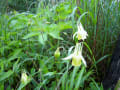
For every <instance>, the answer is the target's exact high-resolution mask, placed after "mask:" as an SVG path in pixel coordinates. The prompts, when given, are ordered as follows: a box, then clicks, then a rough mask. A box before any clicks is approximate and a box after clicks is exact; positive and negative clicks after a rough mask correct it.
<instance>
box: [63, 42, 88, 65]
mask: <svg viewBox="0 0 120 90" xmlns="http://www.w3.org/2000/svg"><path fill="white" fill-rule="evenodd" d="M68 59H72V65H73V66H80V65H81V63H82V62H83V64H84V65H85V66H87V64H86V61H85V59H84V57H83V56H82V44H81V43H77V44H76V46H75V50H74V53H72V54H70V55H69V56H68V57H65V58H63V60H68Z"/></svg>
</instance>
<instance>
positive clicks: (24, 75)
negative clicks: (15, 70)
mask: <svg viewBox="0 0 120 90" xmlns="http://www.w3.org/2000/svg"><path fill="white" fill-rule="evenodd" d="M21 82H22V83H27V82H28V76H27V74H26V73H25V72H23V73H22V76H21Z"/></svg>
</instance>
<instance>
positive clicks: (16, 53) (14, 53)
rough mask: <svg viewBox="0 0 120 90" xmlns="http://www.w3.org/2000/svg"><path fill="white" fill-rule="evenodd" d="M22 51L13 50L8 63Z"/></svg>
mask: <svg viewBox="0 0 120 90" xmlns="http://www.w3.org/2000/svg"><path fill="white" fill-rule="evenodd" d="M21 50H22V49H17V50H15V51H14V52H13V53H11V54H12V56H11V57H10V58H9V59H8V61H11V60H14V59H16V58H17V57H18V55H19V54H20V52H21Z"/></svg>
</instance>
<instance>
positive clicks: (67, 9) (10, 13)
mask: <svg viewBox="0 0 120 90" xmlns="http://www.w3.org/2000/svg"><path fill="white" fill-rule="evenodd" d="M61 1H62V2H61ZM61 1H57V0H56V2H54V0H51V1H50V0H40V1H39V0H36V1H34V0H15V1H12V0H8V1H7V2H5V1H4V0H3V1H2V3H1V5H0V7H1V8H0V10H1V11H0V42H1V43H0V88H1V90H2V89H5V88H6V89H7V90H10V89H13V90H14V89H21V88H22V89H23V90H24V89H26V90H29V89H30V90H31V89H35V90H39V89H43V90H47V89H50V90H53V89H60V90H73V89H75V90H76V89H80V90H81V89H85V90H102V89H103V87H102V84H101V81H102V79H103V77H104V74H105V70H106V68H107V66H108V65H109V62H110V58H111V54H112V51H113V49H114V47H115V41H116V40H117V37H118V35H119V34H120V26H119V24H120V2H119V0H61ZM3 6H4V7H3ZM79 21H81V22H82V24H83V26H84V28H85V30H86V31H87V32H88V35H89V36H88V38H87V40H86V43H85V47H84V52H83V55H84V57H85V59H86V61H87V64H88V67H87V68H85V67H72V66H71V62H70V61H62V60H61V58H63V57H65V56H67V55H68V54H69V53H68V50H69V48H70V47H71V46H73V45H75V42H74V41H73V39H72V35H73V33H74V32H75V31H77V25H76V24H77V22H79ZM57 47H64V49H61V56H60V58H58V59H57V60H56V59H55V58H54V52H55V50H56V49H57ZM24 72H25V73H26V74H27V76H28V77H29V78H30V81H29V80H28V82H27V83H22V82H21V75H22V73H24Z"/></svg>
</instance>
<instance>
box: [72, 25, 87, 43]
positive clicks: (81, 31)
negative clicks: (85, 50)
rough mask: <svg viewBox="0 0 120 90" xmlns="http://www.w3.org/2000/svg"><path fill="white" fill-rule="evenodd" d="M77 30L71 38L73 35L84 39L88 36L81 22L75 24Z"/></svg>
mask: <svg viewBox="0 0 120 90" xmlns="http://www.w3.org/2000/svg"><path fill="white" fill-rule="evenodd" d="M77 28H78V31H77V32H75V34H74V35H73V39H74V38H75V36H76V37H77V38H78V40H83V41H84V40H85V39H86V38H87V36H88V34H87V32H86V31H85V30H84V28H83V26H82V24H81V23H79V24H78V25H77Z"/></svg>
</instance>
